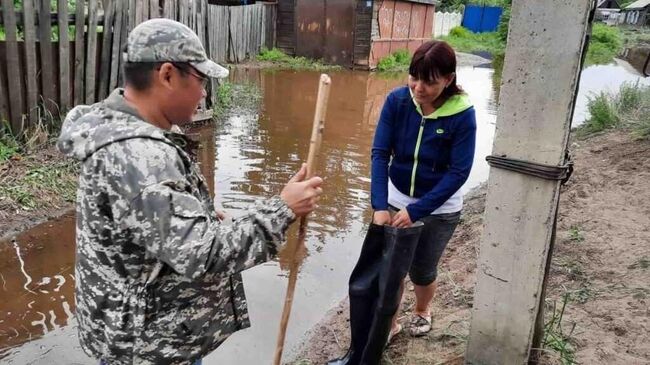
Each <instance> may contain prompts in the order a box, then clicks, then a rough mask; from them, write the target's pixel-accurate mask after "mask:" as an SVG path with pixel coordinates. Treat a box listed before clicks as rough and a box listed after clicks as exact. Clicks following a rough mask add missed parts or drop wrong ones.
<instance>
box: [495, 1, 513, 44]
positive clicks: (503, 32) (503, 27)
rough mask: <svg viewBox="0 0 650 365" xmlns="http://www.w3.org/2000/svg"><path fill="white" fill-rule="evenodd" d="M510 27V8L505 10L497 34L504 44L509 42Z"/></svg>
mask: <svg viewBox="0 0 650 365" xmlns="http://www.w3.org/2000/svg"><path fill="white" fill-rule="evenodd" d="M509 25H510V7H506V8H505V9H503V14H502V15H501V20H499V26H498V27H497V34H498V35H499V39H500V40H501V41H503V42H507V41H508V27H509Z"/></svg>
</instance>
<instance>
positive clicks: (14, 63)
mask: <svg viewBox="0 0 650 365" xmlns="http://www.w3.org/2000/svg"><path fill="white" fill-rule="evenodd" d="M2 13H3V14H2V15H3V17H4V19H3V20H4V26H5V40H6V51H5V53H6V55H7V59H6V62H7V90H8V88H9V86H11V92H7V94H8V96H9V105H10V106H9V110H10V112H9V119H10V121H11V129H12V131H13V133H14V134H16V135H17V134H19V133H21V132H22V129H23V113H24V109H23V87H22V82H21V80H20V75H21V67H20V57H19V56H18V43H17V32H16V12H15V10H14V2H13V0H2Z"/></svg>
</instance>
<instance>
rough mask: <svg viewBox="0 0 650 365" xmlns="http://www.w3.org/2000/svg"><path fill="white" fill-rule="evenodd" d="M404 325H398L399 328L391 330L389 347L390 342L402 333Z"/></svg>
mask: <svg viewBox="0 0 650 365" xmlns="http://www.w3.org/2000/svg"><path fill="white" fill-rule="evenodd" d="M402 329H403V328H402V325H401V324H399V323H398V324H397V327H396V328H395V329H393V328H391V329H390V333H389V334H388V339H387V340H386V345H389V344H390V342H391V341H392V340H393V338H394V337H395V336H397V335H398V334H399V333H400V332H402Z"/></svg>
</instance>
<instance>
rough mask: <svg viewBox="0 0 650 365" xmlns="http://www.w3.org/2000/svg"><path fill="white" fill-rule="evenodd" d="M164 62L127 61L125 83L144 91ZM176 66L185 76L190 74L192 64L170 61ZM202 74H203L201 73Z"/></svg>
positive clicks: (124, 66) (124, 65) (124, 68)
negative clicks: (155, 71)
mask: <svg viewBox="0 0 650 365" xmlns="http://www.w3.org/2000/svg"><path fill="white" fill-rule="evenodd" d="M163 63H164V62H125V63H124V64H123V66H122V67H123V71H124V83H125V84H128V85H129V86H131V87H133V88H134V89H136V90H138V91H144V90H147V89H148V88H149V86H151V81H152V79H151V78H152V76H153V75H152V73H151V71H153V70H156V69H158V68H160V66H162V64H163ZM170 63H171V64H172V65H174V67H176V68H177V69H178V70H179V71H180V73H181V75H183V77H185V76H188V75H189V74H190V72H191V70H192V66H191V65H190V64H189V63H186V62H170ZM201 76H202V75H201Z"/></svg>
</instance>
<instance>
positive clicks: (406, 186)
mask: <svg viewBox="0 0 650 365" xmlns="http://www.w3.org/2000/svg"><path fill="white" fill-rule="evenodd" d="M475 144H476V116H475V112H474V107H473V106H472V104H471V103H470V101H469V98H468V97H467V95H465V94H461V95H455V96H452V97H451V98H449V99H448V100H447V101H446V102H445V103H444V104H443V105H442V106H441V107H440V108H438V109H437V110H436V111H435V112H433V113H432V114H430V115H426V116H425V115H422V111H421V108H420V106H419V105H417V103H416V102H415V100H414V99H413V97H412V95H411V90H410V89H409V88H408V86H404V87H400V88H397V89H395V90H393V91H392V92H391V93H390V94H389V95H388V97H387V98H386V102H385V103H384V107H383V109H382V111H381V116H380V117H379V123H378V125H377V130H376V131H375V139H374V142H373V146H372V179H371V184H370V192H371V202H372V208H373V209H374V210H386V209H388V178H389V176H390V180H391V181H392V182H393V185H395V187H396V188H397V189H398V190H399V191H401V192H402V193H403V194H406V195H409V196H411V197H414V198H418V201H417V202H416V203H414V204H410V205H409V206H407V207H406V210H407V211H408V213H409V216H410V218H411V221H413V222H415V221H417V220H418V219H420V218H422V217H425V216H427V215H429V214H431V213H432V212H433V211H434V210H436V209H437V208H438V207H440V206H441V205H442V204H444V203H445V202H446V201H447V199H449V198H450V197H451V196H452V195H453V194H454V193H455V192H456V191H458V189H460V187H461V186H462V185H463V184H464V183H465V181H466V180H467V177H468V176H469V172H470V170H471V169H472V163H473V161H474V149H475Z"/></svg>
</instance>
